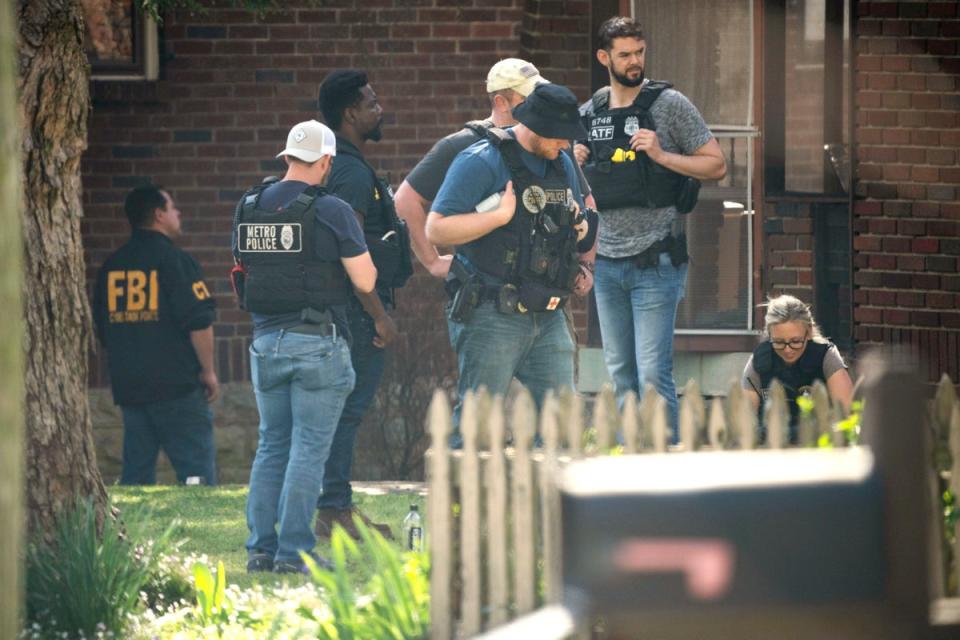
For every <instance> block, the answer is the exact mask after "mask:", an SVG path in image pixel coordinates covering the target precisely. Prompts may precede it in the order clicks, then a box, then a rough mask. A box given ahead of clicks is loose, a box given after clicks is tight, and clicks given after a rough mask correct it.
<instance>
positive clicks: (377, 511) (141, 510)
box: [110, 485, 425, 589]
mask: <svg viewBox="0 0 960 640" xmlns="http://www.w3.org/2000/svg"><path fill="white" fill-rule="evenodd" d="M110 495H111V497H112V498H113V502H114V505H115V506H117V507H118V508H119V509H120V510H121V512H122V515H123V517H124V520H125V522H126V525H127V529H128V531H129V532H130V535H131V537H132V538H133V539H135V540H136V539H141V540H142V539H150V538H155V537H157V536H159V535H160V534H161V533H162V532H163V531H164V530H165V529H166V527H167V526H168V525H169V524H170V522H171V521H172V520H173V519H174V518H179V520H180V525H179V527H178V528H176V529H175V531H174V535H173V539H175V540H176V539H181V540H185V542H184V544H183V545H182V546H181V547H180V551H181V553H182V554H183V555H188V554H191V553H192V554H197V555H206V556H207V557H208V559H209V565H210V567H211V569H212V570H215V568H216V565H217V562H218V561H219V560H222V561H223V564H224V568H225V569H226V574H227V582H228V584H236V585H237V586H239V587H241V588H243V589H247V588H250V587H252V586H253V585H255V584H261V585H264V586H269V585H273V584H280V583H286V584H288V585H290V586H298V585H301V584H304V583H306V582H308V581H309V579H308V578H307V577H306V576H291V575H284V576H274V575H273V574H270V573H257V574H253V575H247V570H246V567H247V552H246V549H245V548H244V546H243V545H244V543H245V542H246V540H247V533H248V532H247V524H246V511H245V509H246V503H247V487H246V486H240V485H227V486H220V487H195V486H190V487H187V486H182V485H177V486H150V487H120V486H115V487H111V488H110ZM354 502H355V503H356V504H357V506H358V507H360V509H361V510H363V512H364V513H365V514H366V515H367V516H369V517H370V518H371V519H372V520H373V521H374V522H383V523H386V524H388V525H390V528H391V529H392V530H393V533H394V535H395V536H396V540H395V541H394V545H396V546H397V548H399V547H400V543H399V539H400V523H401V522H402V520H403V516H404V515H406V513H407V511H408V510H409V509H410V505H411V504H418V505H420V512H421V513H424V511H425V509H424V498H423V497H422V496H419V495H416V494H414V493H395V494H388V495H365V494H362V493H358V492H355V493H354ZM316 551H317V552H318V553H320V555H323V556H325V557H329V554H330V542H329V540H318V545H317V549H316ZM364 558H365V557H364V556H362V555H361V557H360V559H359V560H356V561H352V562H351V563H350V564H351V569H352V570H353V572H354V576H355V582H354V584H363V583H364V582H365V581H366V580H367V579H368V578H369V577H370V575H371V569H372V564H368V563H366V562H364Z"/></svg>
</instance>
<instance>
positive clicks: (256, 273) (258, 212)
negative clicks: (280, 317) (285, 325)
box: [233, 184, 352, 315]
mask: <svg viewBox="0 0 960 640" xmlns="http://www.w3.org/2000/svg"><path fill="white" fill-rule="evenodd" d="M268 186H269V185H268V184H263V185H258V186H257V187H254V188H253V189H251V190H250V191H248V192H247V193H246V194H244V196H243V198H241V200H240V203H239V204H238V205H237V211H236V214H235V216H234V237H235V238H236V246H234V248H233V250H234V258H235V259H236V260H237V262H238V265H240V266H241V267H242V269H243V274H244V277H243V286H242V291H241V288H238V290H237V294H238V296H239V297H240V305H241V307H242V308H243V309H246V310H247V311H250V312H253V313H262V314H268V315H271V314H280V313H294V312H300V311H303V310H304V309H308V308H309V309H316V310H318V311H322V310H325V309H326V308H327V307H328V306H329V305H337V304H346V303H347V301H348V300H349V299H350V295H351V292H352V287H351V286H350V280H349V278H348V277H347V274H346V271H344V268H343V264H342V263H341V262H340V260H339V259H337V260H335V261H330V260H322V259H321V257H320V256H317V255H315V253H316V251H315V249H314V246H315V244H314V233H315V230H314V227H315V224H316V211H315V210H314V201H315V200H316V199H317V198H319V197H320V196H323V195H326V190H325V189H324V188H323V187H319V186H313V187H308V188H306V189H304V190H303V192H302V193H301V194H300V195H299V196H297V199H296V200H295V201H294V202H293V204H291V205H290V206H289V207H287V208H286V209H281V210H279V211H267V210H264V209H260V208H258V205H259V202H260V196H261V194H262V193H263V190H264V189H266V188H267V187H268Z"/></svg>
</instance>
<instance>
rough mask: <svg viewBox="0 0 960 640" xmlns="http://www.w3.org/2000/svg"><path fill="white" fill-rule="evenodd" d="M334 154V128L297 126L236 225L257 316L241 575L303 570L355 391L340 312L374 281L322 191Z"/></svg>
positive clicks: (335, 205)
mask: <svg viewBox="0 0 960 640" xmlns="http://www.w3.org/2000/svg"><path fill="white" fill-rule="evenodd" d="M336 152H337V151H336V142H335V140H334V135H333V132H332V131H331V130H330V129H328V128H327V127H325V126H324V125H322V124H320V123H319V122H317V121H316V120H309V121H307V122H301V123H300V124H298V125H296V126H294V127H293V129H291V130H290V134H289V136H288V137H287V146H286V148H285V149H284V150H283V151H281V152H280V153H279V154H278V157H282V158H283V159H284V161H285V162H286V163H287V173H286V175H285V176H284V177H283V179H282V180H280V181H276V180H272V181H266V182H265V183H264V184H262V185H260V186H258V187H255V188H253V189H251V190H250V191H248V192H247V193H246V194H245V195H244V196H243V198H242V199H241V200H240V203H239V204H238V205H237V211H236V215H235V218H234V232H233V237H234V245H233V247H234V257H235V258H236V260H237V267H236V268H235V269H234V272H233V276H234V286H235V288H236V289H237V293H238V295H239V297H240V300H241V303H242V305H243V307H244V308H245V309H246V310H247V311H249V312H251V314H252V316H253V343H252V344H251V345H250V377H251V378H252V381H253V389H254V393H255V394H256V397H257V408H258V409H259V411H260V440H259V442H258V444H257V455H256V458H254V461H253V469H252V470H251V472H250V493H249V497H248V499H247V527H248V528H249V530H250V537H249V538H248V539H247V544H246V548H247V554H248V559H247V571H248V572H255V571H271V570H272V571H274V572H277V573H293V572H302V571H304V570H305V567H304V562H303V560H302V558H301V556H300V552H301V551H303V552H311V550H312V549H313V547H314V544H315V543H316V537H315V536H314V533H313V513H314V510H315V509H316V505H317V499H318V498H319V497H320V492H321V490H322V487H323V484H324V465H325V464H326V462H327V458H328V456H329V455H330V451H331V444H332V442H333V440H334V434H335V432H336V429H337V422H338V420H339V419H340V414H341V412H342V411H343V407H344V404H345V402H346V400H347V396H348V395H349V394H350V392H351V390H352V389H353V385H354V372H353V367H352V365H351V364H350V349H349V346H348V340H349V336H350V325H349V322H348V319H347V306H348V304H349V303H350V300H351V298H352V291H353V290H354V289H355V290H356V291H357V292H359V293H361V294H363V293H367V294H369V293H370V292H372V291H373V288H374V283H375V281H376V277H377V271H376V268H375V267H374V266H373V261H372V260H371V258H370V253H369V252H368V251H367V245H366V242H365V241H364V238H363V233H362V232H361V230H360V226H359V224H358V223H357V221H356V219H355V218H354V216H353V211H352V210H351V209H350V207H349V206H348V205H347V204H345V203H344V202H343V201H342V200H339V199H338V198H335V197H333V196H331V195H329V194H328V193H327V192H326V190H325V189H324V188H323V187H322V186H321V185H323V183H324V182H325V181H326V178H327V176H328V175H329V174H330V168H331V165H332V161H333V157H334V155H335V154H336ZM315 559H316V560H317V562H318V563H319V564H321V565H324V566H327V567H329V564H327V563H326V561H325V560H323V559H322V558H319V556H315Z"/></svg>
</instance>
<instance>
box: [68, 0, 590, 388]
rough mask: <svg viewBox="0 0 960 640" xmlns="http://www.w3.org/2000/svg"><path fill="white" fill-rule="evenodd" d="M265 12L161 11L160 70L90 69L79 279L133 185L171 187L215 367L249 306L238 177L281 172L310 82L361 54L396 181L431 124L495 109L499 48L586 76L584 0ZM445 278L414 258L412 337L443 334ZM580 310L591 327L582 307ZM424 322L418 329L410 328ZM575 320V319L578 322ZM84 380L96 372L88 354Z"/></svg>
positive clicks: (228, 366)
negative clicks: (211, 307)
mask: <svg viewBox="0 0 960 640" xmlns="http://www.w3.org/2000/svg"><path fill="white" fill-rule="evenodd" d="M286 4H287V6H288V8H287V9H286V10H284V11H282V12H276V13H271V14H269V15H266V16H264V17H261V18H257V17H255V16H253V15H252V14H251V13H249V12H247V11H243V10H238V9H234V8H228V7H226V6H221V7H220V8H214V9H212V10H210V11H209V13H207V14H206V15H191V14H189V13H186V12H177V13H173V14H170V15H167V16H166V18H165V21H164V25H163V27H162V29H161V79H160V80H159V81H156V82H133V83H131V82H94V83H93V89H92V95H93V112H92V116H91V120H90V128H89V149H88V151H87V153H86V154H85V156H84V160H83V185H84V213H85V220H84V223H83V229H82V230H83V236H84V244H85V249H86V252H87V254H86V255H87V267H88V280H90V281H92V278H93V277H94V275H95V273H96V270H97V269H98V268H99V266H100V265H101V264H102V263H103V261H104V259H105V258H106V257H107V255H109V253H110V252H112V251H113V250H115V249H116V248H117V247H119V246H120V245H121V244H123V243H124V242H125V241H126V239H127V237H128V234H129V230H128V227H127V223H126V221H125V219H124V217H123V213H122V201H123V197H124V195H125V194H126V192H127V191H129V189H130V188H131V187H133V186H135V185H136V184H138V183H140V182H141V181H144V180H153V181H155V182H158V183H160V184H163V185H164V186H166V187H167V188H168V189H169V190H170V191H171V192H172V194H173V195H174V197H175V199H176V200H177V202H178V204H179V206H180V209H181V210H182V212H183V218H184V222H183V224H184V230H185V235H184V237H183V238H182V239H181V241H180V243H181V245H182V246H184V247H185V248H186V249H187V250H189V251H190V252H191V253H192V254H193V255H194V256H196V257H197V259H198V260H199V261H200V263H201V264H202V266H203V268H204V270H205V272H206V275H207V278H208V281H209V284H210V286H211V291H212V292H213V294H214V296H215V297H216V299H217V303H218V309H219V312H218V321H217V324H216V327H215V331H216V336H217V355H218V371H219V374H220V376H221V378H222V379H223V380H224V381H230V380H244V379H247V377H248V374H247V364H246V357H245V354H246V346H247V343H248V336H249V334H250V330H249V325H248V322H247V314H246V313H244V312H242V311H240V310H238V309H237V308H236V306H235V303H234V301H233V298H232V294H231V292H230V287H229V283H228V280H227V278H226V274H227V272H228V270H229V268H230V266H231V265H232V258H231V255H230V249H229V240H230V226H231V216H232V212H233V206H234V204H235V202H236V200H237V199H238V198H239V196H240V194H241V193H242V192H243V191H244V189H245V188H246V187H248V186H250V185H252V184H255V183H257V182H259V181H260V180H261V179H262V178H263V177H264V176H266V175H271V174H278V173H281V172H282V164H281V163H280V162H279V161H277V160H274V159H273V156H274V155H275V154H276V152H277V151H278V150H279V149H280V148H281V147H282V145H283V143H284V141H285V139H286V134H287V131H288V130H289V128H290V126H292V125H293V124H294V123H296V122H299V121H301V120H304V119H307V118H312V117H316V115H317V112H316V96H317V88H318V86H319V84H320V81H321V80H322V79H323V78H324V76H325V75H326V74H327V72H328V71H329V70H331V69H333V68H337V67H354V68H360V69H365V70H366V71H367V72H368V73H369V75H370V82H371V85H372V86H373V88H374V90H375V91H376V92H377V93H378V95H379V97H380V100H381V103H382V105H383V107H384V110H385V127H384V139H383V140H382V141H381V142H379V143H377V144H371V145H369V147H368V151H369V155H370V160H371V162H372V164H373V165H374V166H375V167H377V168H378V169H379V170H381V171H382V172H386V173H388V174H389V176H390V178H391V181H392V183H393V184H394V185H395V186H396V185H398V184H399V182H400V181H401V180H402V179H403V177H404V176H405V175H406V173H407V172H408V171H409V169H410V168H412V167H413V165H414V164H415V163H416V161H417V160H418V159H419V158H420V157H421V156H422V154H423V153H424V152H426V151H427V150H428V149H429V148H430V146H431V145H432V144H433V142H434V141H436V140H437V139H438V138H440V137H442V136H444V135H446V134H447V133H449V132H450V131H452V130H454V129H456V128H457V127H458V126H459V125H460V124H461V123H463V122H464V121H466V120H469V119H472V118H476V117H478V116H482V115H486V114H487V113H489V104H488V102H487V99H486V94H485V89H484V85H483V80H484V79H485V77H486V73H487V70H488V69H489V67H490V66H491V65H492V64H493V63H494V62H496V61H497V60H498V59H500V58H504V57H510V56H517V55H528V56H529V57H530V58H532V59H533V61H534V62H536V64H537V65H538V66H539V67H540V70H541V72H542V73H543V75H545V76H546V77H548V78H550V79H552V80H554V81H561V82H565V83H568V84H569V85H570V86H571V88H572V89H573V90H574V91H575V92H576V93H577V95H578V96H581V97H583V98H585V97H586V95H587V89H588V86H589V78H588V65H589V46H588V35H587V34H588V29H589V19H588V18H589V3H588V2H587V1H586V0H567V1H556V0H554V1H550V2H547V1H536V0H472V1H471V0H461V1H458V2H451V1H449V0H419V1H417V2H410V1H409V0H377V1H376V2H373V1H359V0H356V1H354V0H351V1H328V2H324V3H314V5H315V6H311V5H310V4H309V3H306V2H304V3H299V4H298V3H295V2H294V3H286ZM442 305H443V299H442V294H441V292H440V287H439V283H437V282H435V281H432V280H431V279H430V278H429V276H427V275H426V274H425V273H423V272H422V271H418V273H417V275H415V277H414V279H413V280H412V281H411V284H410V285H408V286H407V288H406V289H405V290H404V291H403V293H402V296H401V305H400V310H399V312H398V314H397V317H398V319H399V322H400V325H401V329H402V330H404V331H405V333H406V334H407V341H408V342H409V341H411V340H412V341H414V342H416V343H417V344H422V343H423V342H424V341H428V340H433V341H434V342H435V344H436V348H437V349H444V350H449V348H448V346H446V329H445V326H444V321H443V318H442ZM578 316H579V322H580V324H581V326H585V319H584V317H583V311H582V309H579V311H578ZM416 332H419V333H420V335H415V336H414V335H412V334H414V333H416ZM584 333H585V332H584ZM92 358H93V360H92V363H91V384H92V385H94V386H99V385H102V384H105V382H106V380H105V377H104V367H103V365H102V363H101V362H99V360H98V359H97V357H96V354H94V355H93V356H92Z"/></svg>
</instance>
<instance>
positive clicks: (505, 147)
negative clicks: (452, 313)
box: [457, 127, 580, 311]
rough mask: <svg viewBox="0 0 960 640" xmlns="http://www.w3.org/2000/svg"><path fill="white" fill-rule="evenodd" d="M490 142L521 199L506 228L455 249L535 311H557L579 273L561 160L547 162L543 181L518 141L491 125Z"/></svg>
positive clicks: (569, 193)
mask: <svg viewBox="0 0 960 640" xmlns="http://www.w3.org/2000/svg"><path fill="white" fill-rule="evenodd" d="M487 138H488V140H490V142H491V144H493V145H494V146H495V147H497V149H498V150H499V151H500V154H501V156H502V157H503V159H504V161H505V163H506V165H507V168H508V169H509V171H510V178H511V180H513V189H514V193H516V196H517V208H516V213H515V214H514V216H513V218H512V219H511V220H510V222H508V223H507V224H505V225H504V226H502V227H498V228H497V229H494V230H493V231H491V232H490V233H488V234H487V235H485V236H483V237H481V238H478V239H477V240H474V241H472V242H469V243H467V244H465V245H461V246H460V247H458V248H457V251H458V252H459V253H461V254H463V255H464V256H465V257H466V258H467V260H468V261H469V262H470V263H471V264H473V265H474V266H475V267H476V268H477V270H479V271H480V272H481V273H484V274H486V275H488V276H492V277H494V278H496V279H498V280H501V281H503V282H504V283H508V284H513V285H515V286H517V287H518V289H519V291H520V299H521V301H522V302H523V304H524V305H525V306H526V307H527V308H528V309H530V310H531V311H544V310H554V309H556V308H558V307H559V306H561V305H562V303H563V302H564V301H565V300H566V298H567V297H568V296H569V295H570V292H571V291H573V285H574V281H575V280H576V277H577V274H578V273H579V272H580V265H579V260H578V259H579V255H578V253H577V232H576V229H575V228H574V226H573V225H574V224H575V220H574V215H575V205H574V199H573V190H572V189H571V188H570V182H569V178H568V176H567V172H566V171H565V170H564V167H563V163H562V162H561V160H560V158H559V157H558V158H557V159H555V160H553V161H549V162H548V163H547V173H546V176H544V177H543V178H541V177H539V176H537V175H535V174H534V173H533V172H532V171H530V169H528V168H527V166H526V164H524V162H523V158H522V156H521V149H522V147H521V146H520V143H519V142H517V141H516V139H514V138H513V136H511V135H510V134H509V133H507V132H506V131H504V130H503V129H500V128H497V127H492V128H491V129H490V130H489V132H488V134H487Z"/></svg>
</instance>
